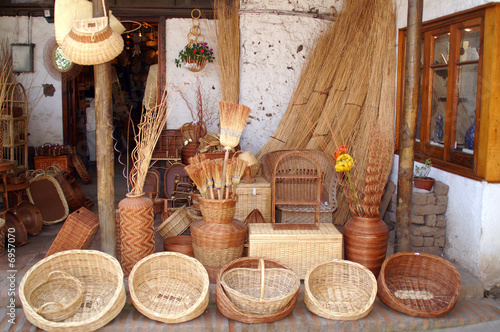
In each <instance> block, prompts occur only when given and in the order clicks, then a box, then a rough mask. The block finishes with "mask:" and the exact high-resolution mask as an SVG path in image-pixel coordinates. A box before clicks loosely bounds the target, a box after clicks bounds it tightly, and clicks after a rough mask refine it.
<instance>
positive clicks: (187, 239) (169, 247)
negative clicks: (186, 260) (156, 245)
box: [163, 235, 194, 257]
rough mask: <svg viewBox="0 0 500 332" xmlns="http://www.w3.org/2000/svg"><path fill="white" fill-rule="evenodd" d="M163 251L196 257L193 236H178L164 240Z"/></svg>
mask: <svg viewBox="0 0 500 332" xmlns="http://www.w3.org/2000/svg"><path fill="white" fill-rule="evenodd" d="M163 250H165V251H173V252H178V253H181V254H184V255H188V256H190V257H194V251H193V239H192V238H191V235H177V236H172V237H168V238H166V239H165V240H163Z"/></svg>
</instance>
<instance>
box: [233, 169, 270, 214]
mask: <svg viewBox="0 0 500 332" xmlns="http://www.w3.org/2000/svg"><path fill="white" fill-rule="evenodd" d="M236 194H238V200H237V201H236V213H235V215H234V218H236V219H238V220H242V221H243V220H245V218H246V217H247V216H248V214H249V213H250V212H252V210H253V209H255V208H257V209H258V210H259V211H260V213H262V216H263V217H264V219H265V220H266V221H267V222H271V183H269V182H268V181H266V180H265V179H264V178H263V177H260V176H257V177H256V178H255V182H254V183H240V184H239V185H238V187H236Z"/></svg>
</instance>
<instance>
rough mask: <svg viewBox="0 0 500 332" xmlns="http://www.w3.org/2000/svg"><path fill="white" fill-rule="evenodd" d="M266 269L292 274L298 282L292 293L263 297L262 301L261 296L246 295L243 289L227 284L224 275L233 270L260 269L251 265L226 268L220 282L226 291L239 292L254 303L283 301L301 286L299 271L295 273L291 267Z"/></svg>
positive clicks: (238, 294) (242, 296) (241, 296)
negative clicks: (250, 266)
mask: <svg viewBox="0 0 500 332" xmlns="http://www.w3.org/2000/svg"><path fill="white" fill-rule="evenodd" d="M264 269H265V270H279V271H282V272H284V273H287V274H288V275H290V276H291V277H292V278H293V279H294V280H295V281H296V282H295V287H294V289H293V291H291V292H290V293H287V294H284V295H280V296H277V297H271V298H265V297H264V298H263V299H262V301H261V300H260V298H258V297H254V296H250V295H246V294H244V293H242V292H241V291H239V290H237V289H234V288H233V287H230V286H229V285H227V283H226V281H225V280H224V276H227V275H228V274H230V273H231V272H233V271H235V270H239V271H241V270H244V271H252V272H256V271H259V270H258V269H253V268H249V267H235V268H231V269H228V270H225V271H224V272H223V273H222V275H221V279H220V282H221V285H222V287H223V289H224V290H225V291H228V290H229V291H230V292H232V293H233V295H235V294H237V296H239V297H240V298H242V299H245V300H248V301H251V302H254V303H257V302H259V303H265V302H278V301H282V300H284V299H286V298H288V297H290V296H292V295H293V294H295V292H296V291H297V290H298V289H299V288H300V278H299V276H298V275H297V273H295V271H293V270H289V269H285V268H278V267H275V268H273V267H270V268H266V267H264Z"/></svg>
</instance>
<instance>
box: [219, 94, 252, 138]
mask: <svg viewBox="0 0 500 332" xmlns="http://www.w3.org/2000/svg"><path fill="white" fill-rule="evenodd" d="M219 111H220V143H221V145H222V146H224V147H232V148H235V147H236V146H238V144H239V143H240V137H241V133H242V132H243V129H244V128H245V125H246V123H247V120H248V116H249V115H250V112H251V109H250V107H248V106H245V105H241V104H234V103H230V102H227V101H220V102H219Z"/></svg>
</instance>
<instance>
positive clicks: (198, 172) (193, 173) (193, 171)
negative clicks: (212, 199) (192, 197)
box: [184, 165, 207, 197]
mask: <svg viewBox="0 0 500 332" xmlns="http://www.w3.org/2000/svg"><path fill="white" fill-rule="evenodd" d="M184 169H185V170H186V173H187V174H188V175H189V177H190V178H191V180H193V182H194V184H195V185H196V187H198V190H199V191H200V193H201V194H202V195H203V196H204V197H206V196H207V178H206V177H205V174H204V172H203V169H202V168H201V167H200V166H199V165H188V166H186V167H184Z"/></svg>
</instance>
